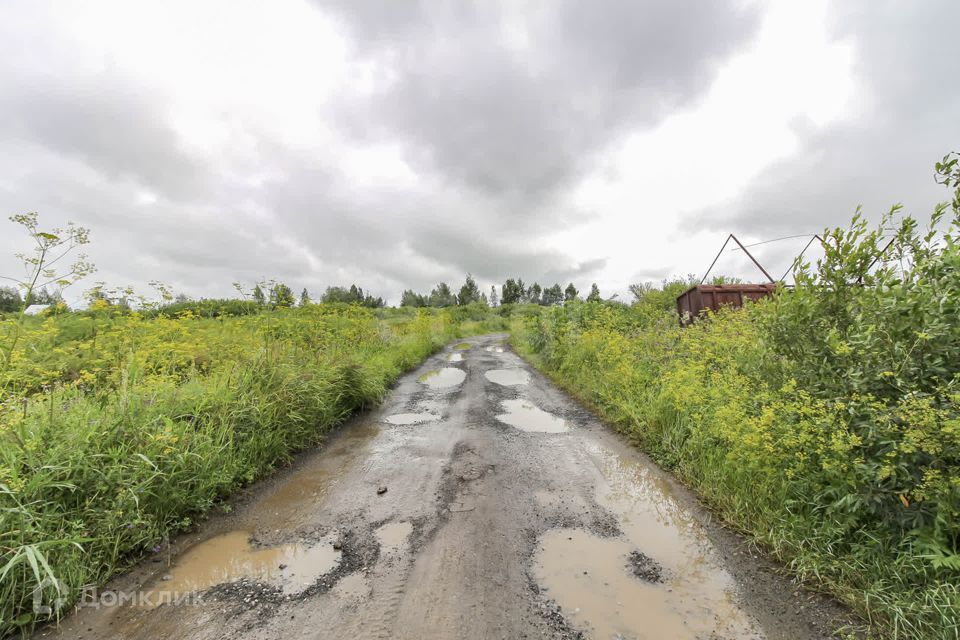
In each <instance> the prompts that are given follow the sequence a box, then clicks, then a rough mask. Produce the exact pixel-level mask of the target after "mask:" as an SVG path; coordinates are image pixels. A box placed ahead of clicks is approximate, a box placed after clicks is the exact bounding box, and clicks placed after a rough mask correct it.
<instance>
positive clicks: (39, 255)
mask: <svg viewBox="0 0 960 640" xmlns="http://www.w3.org/2000/svg"><path fill="white" fill-rule="evenodd" d="M10 221H11V222H14V223H16V224H19V225H20V226H21V227H23V228H24V230H26V232H27V235H28V236H29V237H30V239H31V240H32V241H33V247H32V251H31V252H30V253H18V254H16V257H17V258H18V259H19V260H20V261H21V262H22V263H23V266H24V271H25V272H26V275H25V276H24V278H23V279H22V280H18V279H17V278H10V277H7V276H3V279H4V280H9V281H10V282H12V283H13V284H14V285H15V286H16V287H17V288H19V289H20V290H21V291H23V300H22V301H21V306H20V314H19V316H18V317H17V320H16V322H15V323H14V324H13V326H12V328H11V329H10V330H9V331H8V332H7V334H6V337H5V339H4V340H3V342H2V346H3V362H2V365H0V372H2V373H6V372H7V370H8V369H9V367H10V363H11V359H12V358H13V354H14V353H15V352H16V350H17V345H18V343H19V342H20V338H21V336H22V335H23V323H24V311H25V310H26V308H27V307H29V306H30V305H31V304H33V298H34V294H35V293H36V292H37V291H39V290H40V289H42V288H43V287H46V286H48V285H54V286H56V287H58V288H60V289H63V288H64V287H68V286H70V285H71V284H73V283H75V282H77V281H78V280H80V279H81V278H84V277H85V276H87V275H89V274H91V273H93V271H94V270H95V267H94V266H93V263H91V262H89V261H88V260H87V257H86V256H85V255H83V254H78V255H76V259H75V260H74V261H73V262H72V263H71V264H69V265H65V264H58V263H60V261H61V260H62V259H63V258H65V257H66V256H67V255H68V254H70V253H71V252H72V251H74V250H75V249H76V248H78V247H80V246H82V245H85V244H87V243H89V242H90V232H89V231H88V230H87V229H85V228H83V227H78V226H76V225H75V224H73V223H72V222H69V223H67V226H66V227H58V228H54V229H50V230H48V231H44V230H42V229H40V223H39V220H38V218H37V214H36V213H24V214H18V215H15V216H11V217H10ZM5 386H6V383H4V387H5Z"/></svg>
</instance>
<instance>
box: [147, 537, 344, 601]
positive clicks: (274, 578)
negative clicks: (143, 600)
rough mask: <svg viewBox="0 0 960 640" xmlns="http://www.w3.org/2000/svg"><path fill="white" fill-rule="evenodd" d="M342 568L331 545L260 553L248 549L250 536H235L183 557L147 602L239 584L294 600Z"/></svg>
mask: <svg viewBox="0 0 960 640" xmlns="http://www.w3.org/2000/svg"><path fill="white" fill-rule="evenodd" d="M339 562H340V552H339V551H337V550H335V549H334V548H333V544H332V540H320V541H319V542H317V543H316V544H313V545H310V546H308V545H305V544H301V543H294V544H284V545H278V546H275V547H262V548H261V547H256V546H253V545H251V544H250V532H248V531H231V532H230V533H225V534H222V535H219V536H215V537H213V538H210V539H209V540H206V541H204V542H201V543H199V544H196V545H194V546H193V547H191V548H190V549H188V550H187V551H186V552H184V553H183V554H181V555H180V556H179V557H178V558H177V560H176V563H175V564H174V565H173V566H172V567H171V568H170V569H169V571H168V572H167V575H165V576H163V577H162V578H160V579H158V580H156V581H154V583H153V584H152V585H151V587H150V590H149V592H148V594H149V595H150V596H151V597H150V598H149V601H150V602H152V603H155V604H156V603H159V602H160V601H161V600H162V599H163V597H170V596H171V595H172V596H173V597H174V598H175V597H177V595H178V594H179V595H183V594H188V593H198V592H201V591H204V590H206V589H209V588H210V587H214V586H216V585H219V584H227V583H230V582H235V581H237V580H240V579H241V578H247V579H250V580H254V581H256V582H262V583H266V584H271V585H274V586H277V587H280V588H281V589H282V590H283V592H284V593H285V594H289V595H294V594H298V593H300V592H302V591H304V590H305V589H307V588H308V587H309V586H310V585H312V584H313V583H314V582H315V581H316V580H317V578H319V577H320V576H322V575H323V574H325V573H327V572H328V571H330V570H332V569H334V568H335V567H336V566H337V564H339ZM164 594H168V595H167V596H164Z"/></svg>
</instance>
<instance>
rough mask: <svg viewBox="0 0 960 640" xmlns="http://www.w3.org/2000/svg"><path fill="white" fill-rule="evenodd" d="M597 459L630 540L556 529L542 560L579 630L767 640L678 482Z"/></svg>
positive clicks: (539, 573) (541, 576) (606, 500)
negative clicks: (675, 491)
mask: <svg viewBox="0 0 960 640" xmlns="http://www.w3.org/2000/svg"><path fill="white" fill-rule="evenodd" d="M590 458H591V460H592V461H593V463H594V464H595V465H596V466H597V469H598V470H599V471H600V473H601V475H602V476H603V480H604V482H601V483H600V485H599V487H598V491H597V496H596V498H597V501H598V502H599V503H600V504H601V505H603V506H604V507H606V508H607V509H608V510H610V511H611V512H612V513H613V514H614V515H615V516H616V517H617V520H618V524H619V525H620V528H621V530H622V532H623V533H622V535H620V536H616V537H612V538H600V537H597V536H595V535H593V534H591V533H589V532H587V531H584V530H581V529H553V530H550V531H548V532H546V533H545V534H543V536H541V538H540V540H539V545H538V548H537V551H536V554H535V557H534V575H535V578H536V580H537V581H538V583H539V584H540V585H541V586H542V587H546V588H547V592H546V594H545V595H546V597H548V598H551V599H553V600H555V601H556V602H557V603H558V604H559V605H560V606H561V607H562V611H563V613H564V616H565V617H567V618H568V619H569V620H570V622H571V624H573V625H574V626H575V627H576V628H577V629H580V630H582V631H584V632H586V633H587V634H588V635H589V637H593V638H610V637H618V638H637V639H644V638H649V639H660V638H671V639H672V638H677V639H689V640H693V639H696V638H706V637H710V638H717V637H719V638H762V637H763V635H762V634H761V633H760V632H759V631H758V629H757V628H756V627H755V624H754V622H753V621H752V620H751V618H750V617H749V616H748V615H747V614H746V613H745V612H744V611H743V610H742V609H741V608H740V607H739V605H738V604H737V601H736V592H735V583H734V580H733V578H732V576H731V575H730V574H729V573H728V572H727V571H726V570H725V569H724V568H723V567H722V566H721V565H720V564H719V561H718V560H717V558H716V557H715V554H714V552H713V549H712V547H711V545H710V542H709V540H708V539H707V538H706V534H705V533H704V532H703V530H702V529H701V528H700V526H699V525H698V524H697V523H696V521H695V520H694V519H693V517H692V515H691V514H690V513H689V512H688V511H687V510H686V509H684V507H683V506H682V505H681V504H680V503H679V501H678V500H677V499H676V498H675V497H674V496H672V495H671V487H670V485H669V483H667V482H666V481H665V480H664V479H663V478H661V477H659V476H658V475H657V474H656V473H655V471H653V470H651V469H650V468H647V467H645V466H641V465H640V464H638V463H635V462H633V461H629V460H625V459H622V458H620V457H618V456H616V455H615V454H613V453H611V452H609V451H606V450H603V449H600V448H599V447H596V448H594V449H593V450H591V451H590Z"/></svg>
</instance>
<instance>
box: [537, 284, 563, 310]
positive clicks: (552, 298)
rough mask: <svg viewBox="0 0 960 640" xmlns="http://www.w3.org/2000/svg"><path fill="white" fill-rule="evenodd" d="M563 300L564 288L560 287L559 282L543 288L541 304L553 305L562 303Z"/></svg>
mask: <svg viewBox="0 0 960 640" xmlns="http://www.w3.org/2000/svg"><path fill="white" fill-rule="evenodd" d="M561 302H563V289H561V288H560V285H559V284H555V285H553V286H552V287H547V288H546V289H544V290H543V295H542V296H541V298H540V304H542V305H544V306H546V307H552V306H553V305H556V304H560V303H561Z"/></svg>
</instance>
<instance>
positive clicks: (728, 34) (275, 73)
mask: <svg viewBox="0 0 960 640" xmlns="http://www.w3.org/2000/svg"><path fill="white" fill-rule="evenodd" d="M957 24H960V3H958V2H956V1H955V0H942V1H939V2H936V1H925V2H893V1H883V0H859V1H857V0H850V1H843V2H839V1H838V2H834V3H826V2H820V1H817V0H811V1H807V2H802V3H801V2H793V1H787V0H784V1H783V2H762V1H760V2H751V1H745V0H709V1H708V0H702V1H694V0H644V1H636V0H610V1H600V2H575V1H572V0H570V1H563V0H541V1H531V2H520V1H519V0H517V1H507V0H501V1H496V0H490V1H484V2H439V1H437V2H430V1H422V2H414V1H413V0H411V1H409V2H406V1H404V2H393V1H388V0H381V1H380V2H373V1H369V0H315V1H310V0H272V1H271V2H245V1H238V0H222V1H214V0H209V1H203V2H196V1H190V2H186V1H183V2H180V1H176V0H173V1H171V0H168V1H166V2H150V3H148V2H131V1H130V0H117V1H115V2H106V1H103V2H101V1H99V0H90V1H83V2H80V1H75V2H71V1H67V0H63V1H60V2H54V1H43V0H40V1H37V0H4V1H3V2H2V3H0V39H2V42H3V43H4V55H3V56H0V116H2V117H0V140H2V147H0V148H2V153H0V202H2V204H3V209H4V213H5V215H11V214H13V213H19V212H24V211H37V212H39V214H40V216H41V219H42V220H43V221H44V222H45V223H46V224H48V225H51V226H52V225H56V224H61V223H63V222H65V221H66V220H73V221H75V222H77V223H79V224H82V225H84V226H87V227H89V228H90V229H91V236H92V244H91V245H90V247H89V250H88V253H89V254H90V255H91V257H92V258H93V260H94V261H95V262H96V264H97V266H98V267H99V272H98V273H97V274H96V275H95V276H94V277H92V278H91V279H90V282H89V283H88V286H89V284H92V282H93V281H94V280H103V281H106V282H107V283H108V284H110V285H128V284H129V285H133V286H134V287H136V288H137V289H140V290H146V289H147V288H146V284H145V283H146V282H148V281H149V280H153V279H159V280H162V281H164V282H167V283H169V284H171V285H172V286H173V288H174V289H175V290H176V291H182V292H185V293H187V294H189V295H191V296H194V297H199V296H217V295H228V294H231V293H232V287H231V283H232V282H234V281H238V280H239V281H243V282H247V283H251V282H253V281H255V280H257V279H260V278H277V279H280V280H283V281H285V282H287V283H288V284H290V285H291V286H292V287H294V288H295V290H297V291H299V289H300V288H302V287H307V288H308V289H309V290H310V291H311V292H315V293H319V292H321V291H322V290H323V288H325V287H326V286H327V285H331V284H349V283H351V282H357V283H359V284H361V285H362V286H364V288H365V289H368V290H370V291H372V292H374V293H376V294H379V295H383V296H384V297H386V298H387V299H388V300H390V301H392V302H397V301H398V300H399V294H400V291H401V290H402V289H404V288H407V287H412V288H414V289H417V290H421V291H427V290H429V288H430V286H431V285H432V284H434V283H436V282H437V281H440V280H446V281H448V282H451V283H455V284H459V283H460V282H462V280H463V275H464V274H465V273H466V272H471V273H473V274H474V276H475V277H476V278H477V280H478V281H479V282H480V283H481V284H482V285H484V286H485V288H487V289H488V288H489V285H490V284H491V283H494V282H496V283H500V282H502V281H503V279H505V278H506V277H510V276H515V275H520V276H522V277H523V278H524V279H525V280H527V281H528V282H529V281H533V280H539V281H540V282H541V283H552V282H555V281H559V282H566V281H569V280H573V281H574V282H575V283H576V284H577V285H578V286H580V288H581V289H586V288H588V287H589V284H590V283H591V282H597V283H598V284H599V285H600V287H601V290H602V291H603V292H604V293H605V294H606V295H609V294H612V293H614V292H623V291H625V290H626V287H627V286H628V285H629V284H630V283H633V282H639V281H646V280H659V279H662V278H664V277H668V276H672V275H684V274H687V273H697V272H702V271H703V270H704V269H705V268H706V267H707V266H708V265H709V263H710V261H711V260H712V258H713V254H714V253H715V252H716V251H717V250H718V249H719V246H720V244H721V243H722V241H723V239H724V238H725V236H726V234H728V233H730V232H734V233H736V234H738V235H739V236H740V237H741V238H743V239H745V240H748V241H751V242H758V241H762V240H769V239H773V238H779V237H783V236H791V235H799V234H810V233H814V232H817V231H820V230H821V229H823V228H824V227H825V226H836V225H843V224H846V223H847V222H848V221H849V218H850V216H851V214H852V212H853V210H854V208H855V207H856V206H857V205H858V204H861V203H862V204H863V205H864V207H865V210H866V211H867V213H868V214H869V215H870V216H871V217H872V218H877V217H878V216H879V215H880V214H881V213H882V212H883V211H884V210H885V209H887V208H889V206H890V205H891V204H893V203H895V202H902V203H903V204H904V205H905V206H906V208H907V210H908V211H910V212H911V213H915V214H917V215H920V216H925V215H926V214H927V213H928V212H929V211H930V210H931V209H932V207H933V205H934V203H936V202H937V201H940V200H945V199H946V196H947V194H946V193H945V192H944V191H943V190H942V187H938V186H937V185H935V184H934V182H933V178H932V165H933V163H934V162H935V161H936V160H937V159H939V158H940V157H942V156H943V155H944V154H945V153H947V152H948V151H950V150H955V149H958V148H960V82H957V81H956V80H955V77H956V61H957V60H958V59H960V39H958V38H957V37H956V33H955V29H956V25H957ZM0 224H2V226H0V273H3V274H7V273H14V274H15V273H16V269H17V266H16V263H15V262H14V261H13V260H12V259H11V258H9V255H10V254H12V253H13V252H14V251H16V250H18V249H22V248H24V247H25V244H24V239H23V237H22V236H20V235H18V233H17V231H16V229H15V228H14V227H13V225H12V224H10V223H6V222H5V221H4V222H3V223H0ZM804 242H805V240H804V239H800V238H795V239H792V240H784V241H781V242H777V243H770V244H766V245H762V246H761V247H757V252H758V254H759V256H760V257H761V258H762V259H763V260H764V261H765V262H766V263H767V264H768V265H769V266H770V270H771V271H779V272H782V271H783V270H784V269H786V267H787V266H788V264H789V261H790V254H791V253H792V252H794V251H796V250H798V249H799V248H800V247H802V246H803V244H804ZM719 268H720V270H721V271H723V272H726V273H732V274H737V275H742V276H745V277H752V276H753V274H752V273H751V272H750V271H749V270H748V269H747V268H746V265H745V263H744V259H743V256H742V255H740V253H739V252H733V253H729V254H727V255H725V256H724V257H723V258H722V259H721V263H720V265H719ZM778 275H779V273H778ZM82 288H83V287H80V289H82ZM79 293H80V290H79V289H78V290H75V291H73V292H72V293H71V294H70V295H69V296H68V297H70V298H74V297H76V296H77V295H78V294H79Z"/></svg>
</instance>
